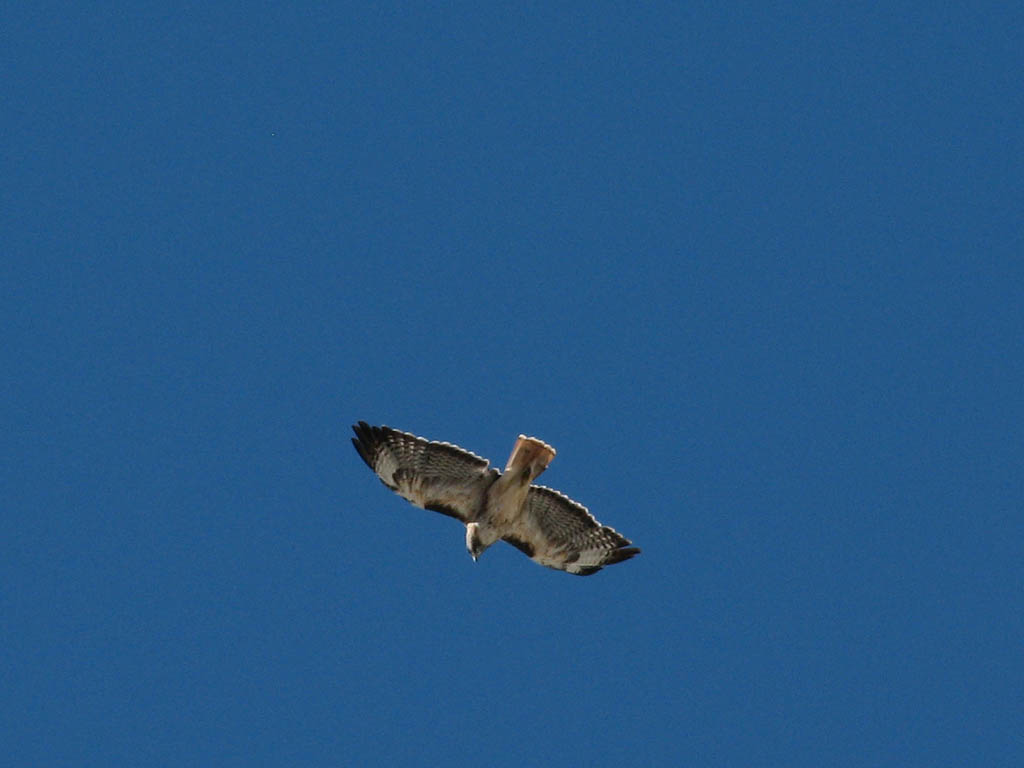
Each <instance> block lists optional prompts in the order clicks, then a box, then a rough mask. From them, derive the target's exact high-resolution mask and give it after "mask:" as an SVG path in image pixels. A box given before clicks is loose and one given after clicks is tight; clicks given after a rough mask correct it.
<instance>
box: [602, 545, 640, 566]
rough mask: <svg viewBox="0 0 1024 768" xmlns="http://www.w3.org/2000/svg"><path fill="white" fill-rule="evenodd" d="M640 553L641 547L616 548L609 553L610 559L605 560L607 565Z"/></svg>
mask: <svg viewBox="0 0 1024 768" xmlns="http://www.w3.org/2000/svg"><path fill="white" fill-rule="evenodd" d="M639 554H640V548H639V547H624V548H622V549H615V550H612V552H611V553H610V554H609V556H608V559H607V560H606V561H605V563H604V564H605V565H612V564H613V563H621V562H622V561H624V560H629V558H631V557H634V556H635V555H639Z"/></svg>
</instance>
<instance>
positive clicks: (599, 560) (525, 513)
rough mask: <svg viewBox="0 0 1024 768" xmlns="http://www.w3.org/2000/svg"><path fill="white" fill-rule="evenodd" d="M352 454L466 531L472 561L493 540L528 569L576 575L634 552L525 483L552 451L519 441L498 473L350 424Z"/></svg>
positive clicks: (468, 457)
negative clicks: (520, 558)
mask: <svg viewBox="0 0 1024 768" xmlns="http://www.w3.org/2000/svg"><path fill="white" fill-rule="evenodd" d="M352 430H353V432H355V435H356V436H355V437H354V438H352V444H353V445H354V446H355V448H356V451H357V452H358V453H359V455H360V456H361V457H362V459H363V461H365V462H366V464H367V466H368V467H370V469H372V470H373V471H374V472H375V473H376V474H377V477H378V478H380V481H381V482H382V483H384V485H385V486H387V487H388V488H390V489H391V490H392V491H394V492H395V493H397V494H398V495H399V496H401V497H402V498H404V499H406V500H407V501H410V502H412V503H413V504H414V505H416V506H417V507H422V508H423V509H428V510H431V511H433V512H439V513H440V514H442V515H447V516H448V517H453V518H455V519H456V520H459V521H461V522H462V523H464V524H465V526H466V549H467V550H469V554H470V556H471V557H472V558H473V561H474V562H476V561H477V559H478V558H479V557H480V555H481V554H483V552H484V550H486V549H487V548H488V547H490V546H491V545H492V544H494V543H495V542H497V541H499V540H500V541H504V542H506V543H508V544H511V545H512V546H513V547H515V548H516V549H518V550H519V551H520V552H522V553H523V554H524V555H526V556H527V557H529V558H530V559H531V560H533V561H534V562H535V563H538V564H540V565H543V566H546V567H548V568H553V569H555V570H559V571H565V572H566V573H572V574H575V575H577V576H589V575H591V574H594V573H597V572H598V571H600V570H601V569H602V568H603V567H604V566H606V565H612V564H613V563H621V562H623V561H624V560H628V559H630V558H631V557H633V556H634V555H638V554H640V550H639V549H638V548H637V547H631V546H630V544H632V542H631V541H630V540H629V539H627V538H626V537H625V536H623V535H622V534H620V533H619V532H618V531H616V530H615V529H614V528H610V527H609V526H607V525H601V524H600V523H599V522H597V520H595V519H594V517H593V515H591V514H590V512H589V511H587V508H586V507H584V506H583V505H582V504H580V503H578V502H576V501H573V500H572V499H570V498H569V497H568V496H566V495H565V494H563V493H560V492H559V491H556V490H554V489H552V488H548V487H546V486H543V485H534V484H533V481H534V480H536V479H537V477H538V476H539V475H540V474H541V473H542V472H543V471H544V470H545V469H547V467H548V464H550V463H551V460H552V459H553V458H554V457H555V449H554V448H552V447H551V446H550V445H548V444H547V443H545V442H544V441H542V440H538V439H537V438H535V437H527V436H526V435H519V437H518V438H517V439H516V442H515V445H514V446H513V448H512V453H511V455H510V456H509V459H508V463H507V464H506V465H505V471H504V472H499V471H498V469H497V468H495V467H492V466H490V462H489V461H488V460H487V459H484V458H482V457H480V456H477V455H476V454H475V453H471V452H470V451H467V450H464V449H463V448H459V447H458V446H457V445H452V444H451V443H444V442H438V441H435V440H427V439H426V438H423V437H417V436H416V435H413V434H411V433H409V432H401V431H399V430H397V429H392V428H391V427H388V426H370V425H369V424H367V423H366V422H365V421H360V422H358V423H357V424H354V425H353V426H352Z"/></svg>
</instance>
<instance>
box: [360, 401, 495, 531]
mask: <svg viewBox="0 0 1024 768" xmlns="http://www.w3.org/2000/svg"><path fill="white" fill-rule="evenodd" d="M352 430H353V431H354V432H355V433H356V436H355V437H354V438H352V444H353V445H355V447H356V450H357V451H358V452H359V455H360V456H362V457H363V461H365V462H366V464H367V466H369V467H370V469H372V470H373V471H374V472H376V473H377V477H379V478H380V480H381V482H382V483H384V485H386V486H387V487H388V488H390V489H391V490H392V491H394V492H395V493H397V494H398V495H399V496H401V497H402V498H404V499H406V500H408V501H410V502H412V503H413V504H415V505H416V506H417V507H423V508H424V509H429V510H433V511H434V512H440V513H441V514H443V515H448V516H449V517H454V518H456V519H458V520H461V521H462V522H466V521H467V520H471V519H472V518H473V517H474V516H475V515H476V513H477V512H478V511H479V510H480V508H481V507H482V506H483V503H484V500H485V498H486V494H487V488H488V486H490V484H491V483H493V482H494V480H495V479H497V477H498V475H499V472H498V470H496V469H494V468H488V461H487V459H484V458H481V457H480V456H477V455H476V454H474V453H470V452H469V451H466V450H463V449H462V448H459V447H458V446H455V445H452V444H451V443H439V442H436V441H433V440H426V439H424V438H422V437H416V435H411V434H409V433H408V432H399V431H398V430H397V429H392V428H391V427H372V426H370V425H369V424H367V423H366V422H365V421H360V422H359V423H358V424H356V425H354V426H353V427H352Z"/></svg>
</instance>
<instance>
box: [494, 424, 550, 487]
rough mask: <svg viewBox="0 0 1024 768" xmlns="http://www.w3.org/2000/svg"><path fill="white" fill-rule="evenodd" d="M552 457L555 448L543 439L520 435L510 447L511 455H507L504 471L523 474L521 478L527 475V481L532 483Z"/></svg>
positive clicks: (546, 466)
mask: <svg viewBox="0 0 1024 768" xmlns="http://www.w3.org/2000/svg"><path fill="white" fill-rule="evenodd" d="M553 458H555V449H554V448H552V447H551V446H550V445H548V444H547V443H545V442H544V441H543V440H538V439H537V438H535V437H527V436H526V435H520V436H519V439H518V440H516V444H515V447H514V448H513V449H512V455H511V456H509V457H508V464H506V465H505V472H506V474H508V473H511V474H512V475H513V476H514V475H517V474H523V476H524V477H523V479H524V480H525V479H526V477H529V480H528V481H527V482H530V483H532V482H533V481H534V480H535V479H537V477H538V476H539V475H540V473H541V472H543V471H544V470H545V469H547V468H548V464H550V463H551V460H552V459H553ZM527 472H528V475H527V474H526V473H527Z"/></svg>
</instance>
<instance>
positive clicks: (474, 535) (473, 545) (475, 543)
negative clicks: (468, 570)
mask: <svg viewBox="0 0 1024 768" xmlns="http://www.w3.org/2000/svg"><path fill="white" fill-rule="evenodd" d="M466 549H468V550H469V555H470V557H472V558H473V562H476V559H477V558H478V557H480V555H481V554H482V553H483V551H484V550H485V549H487V545H486V544H484V540H483V539H482V538H481V537H480V524H479V523H467V524H466Z"/></svg>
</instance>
